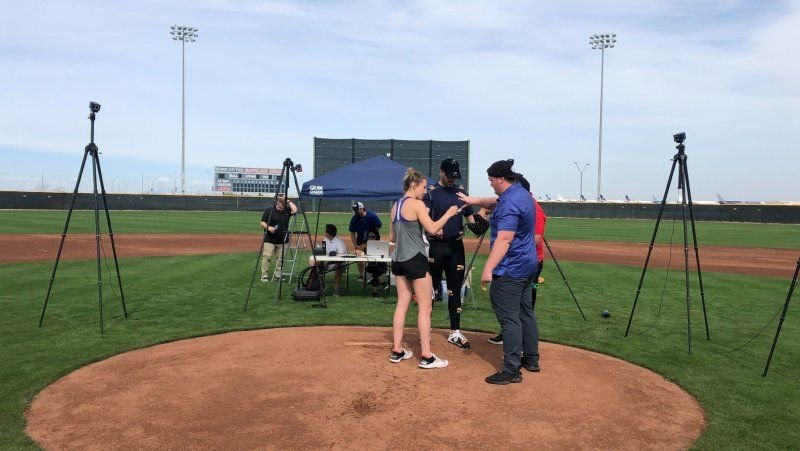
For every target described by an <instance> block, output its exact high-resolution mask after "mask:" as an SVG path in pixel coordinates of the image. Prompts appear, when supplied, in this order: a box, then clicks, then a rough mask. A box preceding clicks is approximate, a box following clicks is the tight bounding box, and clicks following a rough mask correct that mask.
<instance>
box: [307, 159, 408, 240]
mask: <svg viewBox="0 0 800 451" xmlns="http://www.w3.org/2000/svg"><path fill="white" fill-rule="evenodd" d="M407 169H408V168H407V167H405V166H403V165H402V164H400V163H397V162H395V161H393V160H391V159H390V158H389V157H386V156H383V155H379V156H376V157H372V158H369V159H367V160H363V161H359V162H357V163H353V164H349V165H347V166H343V167H341V168H339V169H336V170H333V171H331V172H328V173H327V174H325V175H321V176H319V177H317V178H315V179H312V180H309V181H307V182H305V183H303V188H302V189H301V190H300V196H301V197H307V198H308V197H310V198H312V199H320V202H319V203H318V205H317V225H316V227H315V231H314V241H316V235H317V229H318V228H319V212H320V210H321V208H320V205H321V204H322V199H324V198H328V199H360V200H395V199H399V198H400V196H402V195H403V193H402V191H403V190H402V183H403V177H404V176H405V174H406V170H407Z"/></svg>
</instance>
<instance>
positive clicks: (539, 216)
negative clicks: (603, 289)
mask: <svg viewBox="0 0 800 451" xmlns="http://www.w3.org/2000/svg"><path fill="white" fill-rule="evenodd" d="M519 184H520V185H522V187H523V188H525V190H526V191H528V192H529V193H530V191H531V184H530V182H528V180H526V179H525V177H522V176H520V178H519ZM531 197H533V194H531ZM533 204H534V206H535V208H536V222H535V223H534V226H533V229H534V230H533V242H534V244H535V245H536V257H537V258H538V259H539V266H538V268H537V270H536V273H535V274H534V278H535V280H534V283H533V296H531V298H532V300H533V308H534V309H535V308H536V291H538V290H537V289H538V288H539V283H538V279H539V275H540V274H541V273H542V265H543V264H544V229H545V223H546V222H547V215H545V214H544V210H542V207H541V205H539V202H537V201H536V198H535V197H534V198H533ZM489 343H492V344H495V345H501V344H503V334H497V336H496V337H492V338H490V339H489Z"/></svg>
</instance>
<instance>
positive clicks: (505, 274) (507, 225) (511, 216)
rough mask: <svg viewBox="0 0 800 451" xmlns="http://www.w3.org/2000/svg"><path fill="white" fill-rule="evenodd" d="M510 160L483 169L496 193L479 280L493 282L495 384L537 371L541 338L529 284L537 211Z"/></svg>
mask: <svg viewBox="0 0 800 451" xmlns="http://www.w3.org/2000/svg"><path fill="white" fill-rule="evenodd" d="M513 164H514V160H501V161H496V162H494V163H492V165H491V166H489V169H487V171H486V173H487V175H488V176H489V185H490V186H491V187H492V189H494V192H495V194H497V195H498V197H497V200H496V202H497V205H496V206H495V208H494V212H493V213H492V218H491V220H490V223H491V227H492V232H491V240H490V242H491V251H490V252H489V257H488V258H487V259H486V264H485V266H484V267H483V272H482V274H481V283H491V287H490V289H489V298H490V299H491V302H492V309H494V312H495V315H496V316H497V320H498V321H499V322H500V333H501V334H502V335H503V367H502V368H501V369H500V371H498V372H497V373H495V374H492V375H491V376H488V377H487V378H486V382H487V383H490V384H498V385H505V384H509V383H516V382H522V375H521V374H520V368H525V369H526V370H528V371H532V372H536V371H539V340H538V334H537V327H536V317H535V316H534V313H533V309H532V308H531V295H532V290H531V285H532V284H533V276H534V274H535V272H536V268H537V266H538V265H537V263H536V261H537V258H536V248H535V246H534V243H533V235H534V224H535V222H536V218H535V216H536V214H535V207H534V205H533V198H532V197H531V195H530V193H528V192H527V191H526V190H525V189H524V188H523V187H522V186H521V185H520V184H518V183H516V181H517V178H518V174H516V173H515V172H514V171H513V170H512V167H513ZM461 200H463V201H464V202H466V203H469V204H479V205H481V206H484V207H490V206H491V203H492V202H493V201H494V200H493V199H490V198H486V199H476V198H470V197H468V196H465V197H461ZM531 257H533V258H531Z"/></svg>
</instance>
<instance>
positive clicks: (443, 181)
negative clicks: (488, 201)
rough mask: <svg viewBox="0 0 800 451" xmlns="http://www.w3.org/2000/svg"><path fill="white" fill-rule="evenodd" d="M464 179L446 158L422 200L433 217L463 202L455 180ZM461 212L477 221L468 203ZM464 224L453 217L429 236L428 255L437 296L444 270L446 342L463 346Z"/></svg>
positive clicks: (450, 160) (456, 162)
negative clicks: (446, 316)
mask: <svg viewBox="0 0 800 451" xmlns="http://www.w3.org/2000/svg"><path fill="white" fill-rule="evenodd" d="M460 178H461V170H460V169H459V166H458V161H456V160H454V159H452V158H447V159H445V160H443V161H442V163H441V165H440V171H439V182H438V183H437V184H435V185H430V186H429V187H428V192H427V193H426V194H425V196H423V198H422V201H423V202H425V206H427V207H428V209H429V213H430V216H431V219H433V220H434V221H438V220H439V219H440V218H441V217H442V216H444V215H445V213H446V212H447V210H448V209H450V207H452V206H453V205H455V206H456V207H461V206H462V205H464V203H463V202H461V201H460V200H459V199H458V194H459V193H463V194H466V193H465V192H464V189H463V188H462V187H460V186H457V185H456V180H458V179H460ZM461 214H462V215H464V217H466V218H467V221H469V222H475V219H474V218H473V214H474V212H473V211H472V208H471V207H469V206H467V207H466V208H464V209H463V210H461ZM463 236H464V227H463V225H462V220H461V216H459V215H456V216H453V217H452V218H450V219H449V220H448V221H447V222H446V223H445V225H444V227H442V230H441V231H440V232H439V233H438V234H436V235H428V242H429V243H430V250H429V253H428V257H429V259H430V260H431V264H430V269H431V277H432V279H433V289H434V292H435V293H437V298H438V297H439V296H441V293H440V291H439V290H440V289H441V282H442V272H444V274H445V280H446V281H447V311H448V313H449V315H450V335H449V337H448V338H447V341H448V342H450V343H452V344H454V345H456V346H458V347H460V348H469V347H470V344H469V340H467V337H465V336H464V334H462V333H461V285H462V284H463V283H464V269H465V268H464V263H465V258H464V242H463V241H462V237H463Z"/></svg>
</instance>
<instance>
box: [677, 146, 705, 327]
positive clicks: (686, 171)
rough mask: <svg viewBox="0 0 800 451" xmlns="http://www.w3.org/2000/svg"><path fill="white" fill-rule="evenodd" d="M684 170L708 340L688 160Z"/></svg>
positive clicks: (684, 162)
mask: <svg viewBox="0 0 800 451" xmlns="http://www.w3.org/2000/svg"><path fill="white" fill-rule="evenodd" d="M683 171H684V173H686V194H687V196H688V199H689V218H690V219H691V220H692V238H693V239H694V257H695V260H696V261H697V280H698V282H700V302H701V303H702V304H703V321H705V324H706V340H711V333H710V332H709V330H708V315H707V314H706V293H705V290H704V289H703V272H702V271H701V270H700V250H699V248H698V246H697V229H696V228H695V226H694V207H693V205H692V189H691V185H690V184H689V167H688V166H687V165H686V160H684V161H683Z"/></svg>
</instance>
